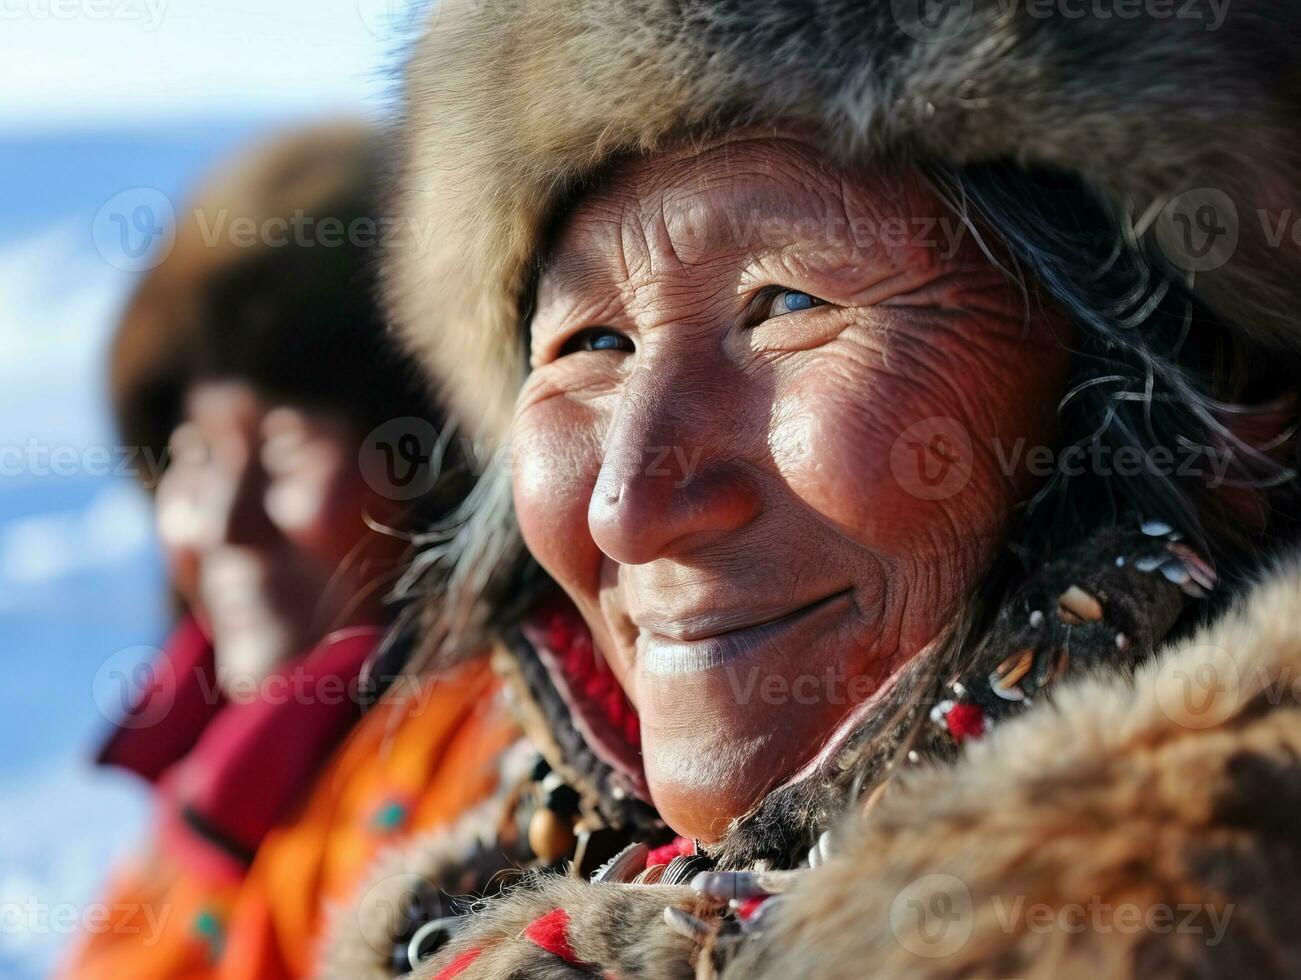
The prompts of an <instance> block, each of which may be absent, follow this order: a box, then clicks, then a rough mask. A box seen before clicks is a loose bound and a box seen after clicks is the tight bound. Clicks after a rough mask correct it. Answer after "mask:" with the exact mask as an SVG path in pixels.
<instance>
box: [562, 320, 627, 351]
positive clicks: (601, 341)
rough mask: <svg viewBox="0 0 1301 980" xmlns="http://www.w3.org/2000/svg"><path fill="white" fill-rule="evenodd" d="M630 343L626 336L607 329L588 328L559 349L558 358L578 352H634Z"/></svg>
mask: <svg viewBox="0 0 1301 980" xmlns="http://www.w3.org/2000/svg"><path fill="white" fill-rule="evenodd" d="M634 349H635V348H634V347H633V343H632V341H631V340H630V339H629V338H628V336H627V335H626V334H622V333H620V332H619V331H617V330H611V329H610V328H608V327H588V328H587V329H586V330H580V331H578V333H576V334H574V335H573V336H572V337H570V338H569V339H568V340H567V341H565V345H564V346H563V347H562V348H561V349H560V356H561V357H564V356H565V355H566V354H574V353H577V352H578V351H605V350H614V351H627V352H630V351H632V350H634Z"/></svg>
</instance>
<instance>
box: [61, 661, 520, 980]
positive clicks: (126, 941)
mask: <svg viewBox="0 0 1301 980" xmlns="http://www.w3.org/2000/svg"><path fill="white" fill-rule="evenodd" d="M518 738H519V732H518V730H517V728H516V726H515V724H514V722H513V720H512V719H511V717H510V714H509V711H508V710H507V708H506V706H505V705H504V704H503V703H502V698H501V697H500V690H499V685H498V680H497V678H496V677H495V675H494V674H493V673H492V670H491V668H490V667H489V665H488V663H487V661H486V660H475V661H471V662H469V663H466V664H463V665H461V666H459V667H457V668H455V669H453V670H451V671H449V672H447V673H445V674H443V675H440V676H439V677H438V678H435V679H426V680H424V681H422V682H420V683H418V684H417V685H416V686H415V687H414V689H411V690H407V691H406V692H405V693H403V694H389V695H386V696H385V698H384V699H383V701H382V702H381V704H379V705H377V706H376V707H374V708H372V709H371V710H370V711H369V712H368V713H367V714H366V715H364V716H363V717H362V719H361V721H360V722H359V723H358V724H357V725H356V726H355V728H354V729H353V731H352V732H351V733H350V734H349V736H348V737H347V739H346V741H345V742H344V744H343V745H342V746H341V747H340V748H339V749H338V750H337V751H336V752H335V753H334V755H333V756H332V757H331V759H330V761H329V762H328V763H327V764H326V765H325V766H324V768H323V769H322V771H321V772H320V774H319V776H318V777H317V778H316V779H315V781H314V782H313V783H312V785H311V787H310V789H309V791H308V792H307V794H306V796H305V798H304V799H303V801H302V803H301V804H300V805H298V806H297V807H296V808H295V809H294V810H293V812H292V813H291V814H290V815H289V816H288V817H286V818H285V819H283V820H281V821H279V822H278V823H277V825H276V826H275V828H274V829H273V830H272V831H271V832H270V833H269V834H268V835H267V837H266V838H265V839H264V840H263V841H262V843H261V846H260V847H259V848H258V850H257V852H256V855H255V857H254V859H253V862H252V865H251V866H250V868H249V870H248V872H247V874H246V875H245V876H244V877H243V878H242V880H233V879H229V878H224V877H222V876H205V875H204V874H203V873H202V872H201V871H198V870H196V869H193V868H186V867H181V866H180V865H179V863H178V862H177V861H176V860H175V858H172V857H169V856H168V855H167V852H165V851H164V850H163V849H161V848H159V849H156V850H155V851H153V852H151V853H147V854H145V855H143V856H141V857H139V858H137V859H136V860H135V861H133V862H132V863H131V865H130V866H129V867H128V868H126V869H125V870H124V871H123V872H122V873H121V874H120V875H119V876H118V878H117V880H116V881H115V882H114V883H113V884H112V886H111V888H110V893H109V897H108V900H107V903H106V904H107V908H108V913H109V914H108V915H107V916H105V917H102V918H101V919H97V920H94V923H93V925H92V927H91V928H90V929H88V931H87V934H86V935H85V936H83V937H82V940H81V942H80V944H79V946H78V948H77V949H76V950H75V952H74V955H73V956H72V958H71V961H70V962H69V963H68V964H67V966H66V968H65V969H64V971H63V973H62V975H63V976H64V977H65V978H68V980H117V978H123V980H200V978H202V980H210V978H223V980H226V978H229V980H289V978H295V977H303V976H306V975H308V974H309V973H310V972H311V970H312V968H313V966H314V965H315V957H316V954H317V950H318V946H319V944H320V941H321V933H322V930H323V927H324V926H325V924H326V923H325V914H326V913H327V911H328V909H329V908H330V907H331V906H332V905H336V904H339V903H340V902H341V901H342V900H343V899H344V898H346V897H347V896H348V895H349V893H350V892H351V891H352V890H353V889H354V888H355V887H356V886H357V884H358V882H359V880H360V879H361V877H362V875H363V873H364V872H365V870H366V868H367V866H368V864H369V863H370V861H371V860H372V859H373V858H374V857H375V855H376V853H377V852H378V851H379V850H380V849H381V848H383V847H384V846H385V845H387V844H390V843H393V842H395V841H396V840H400V839H401V838H402V837H404V836H405V835H407V834H409V833H412V832H418V831H423V830H428V829H433V828H436V827H439V826H443V825H446V824H449V823H451V822H452V821H454V820H455V819H456V817H457V816H459V815H460V814H461V813H463V812H464V811H465V810H467V809H469V808H470V807H471V806H473V805H474V804H475V803H476V802H479V801H480V800H482V799H483V798H485V797H486V796H487V795H489V794H490V793H492V792H493V791H494V790H495V788H496V783H497V772H498V766H497V763H498V760H499V758H500V756H501V754H502V752H504V751H505V749H506V748H507V747H508V746H509V745H511V744H512V743H513V742H514V741H516V740H517V739H518Z"/></svg>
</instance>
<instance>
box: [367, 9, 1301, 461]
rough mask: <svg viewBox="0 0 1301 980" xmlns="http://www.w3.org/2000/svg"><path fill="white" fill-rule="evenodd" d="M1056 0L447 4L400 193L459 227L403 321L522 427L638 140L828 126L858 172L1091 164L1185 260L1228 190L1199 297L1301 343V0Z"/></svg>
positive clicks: (428, 245)
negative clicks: (590, 234)
mask: <svg viewBox="0 0 1301 980" xmlns="http://www.w3.org/2000/svg"><path fill="white" fill-rule="evenodd" d="M1042 6H1043V5H1042V4H1028V3H1026V2H1015V0H965V2H961V3H955V4H949V5H947V10H946V13H945V15H944V17H945V19H944V20H943V21H941V22H940V23H939V25H937V30H935V31H933V32H927V31H926V30H925V28H924V25H922V24H921V23H920V22H919V21H918V19H917V17H916V16H915V15H914V16H911V17H910V16H908V10H909V9H914V10H915V9H916V7H917V3H916V0H893V2H891V3H888V4H887V3H885V2H878V3H864V2H862V0H750V2H745V3H740V2H733V0H444V2H442V3H441V4H440V5H439V6H438V7H437V8H436V9H435V11H434V13H433V17H432V20H431V21H430V25H429V30H428V32H427V34H426V36H425V37H424V39H423V41H422V42H421V43H420V45H419V46H418V48H417V50H416V52H415V54H414V56H413V57H412V59H411V60H410V62H409V65H408V67H407V72H406V95H407V99H406V113H407V119H406V123H405V126H404V132H405V133H406V134H407V142H406V145H405V148H404V152H403V160H402V164H401V168H402V174H401V181H400V191H399V197H398V201H397V204H398V207H399V209H400V212H401V213H402V215H403V216H404V217H406V218H407V219H409V220H410V225H411V226H413V227H418V228H423V229H427V230H429V229H436V230H437V235H436V236H434V235H428V234H426V235H422V236H420V238H421V240H420V241H419V242H417V241H415V240H407V241H405V242H401V243H399V245H398V247H397V248H396V250H395V251H394V253H393V254H392V255H391V256H390V261H389V281H388V296H389V302H390V306H391V308H392V311H393V313H394V315H395V318H396V321H397V323H398V326H399V329H400V330H401V331H402V333H403V334H404V335H405V337H406V340H407V342H408V343H409V345H411V346H412V347H413V348H414V349H415V350H416V351H417V352H419V354H420V355H422V356H423V358H424V359H425V361H426V363H427V364H428V365H429V366H430V369H431V370H432V371H433V373H434V375H435V376H436V377H439V378H440V379H441V382H442V385H443V386H444V388H445V389H446V390H447V392H448V394H449V396H450V400H451V403H452V405H453V407H454V408H455V409H456V410H458V411H459V413H460V414H461V415H462V416H463V418H464V421H465V423H466V424H467V425H468V426H469V428H470V429H471V430H472V431H473V432H474V433H475V434H477V435H479V436H483V437H486V438H487V439H489V440H490V441H492V440H501V439H502V438H504V435H505V433H506V431H507V429H508V426H509V422H510V418H511V412H512V406H513V401H514V396H515V392H516V391H517V390H518V386H519V384H520V381H521V379H522V377H523V374H524V369H525V361H524V356H523V353H522V351H521V343H520V320H521V307H520V303H521V297H522V296H523V295H524V293H525V291H526V289H527V287H528V284H529V279H530V267H531V262H532V260H533V259H534V258H535V254H536V251H537V248H538V245H539V241H540V238H541V235H542V234H543V233H544V232H545V229H546V226H547V224H548V222H549V221H550V220H551V219H552V218H553V216H554V212H555V210H556V208H557V205H558V203H559V202H560V201H562V200H563V197H564V195H565V194H566V193H567V192H569V191H570V190H571V189H572V188H573V186H574V184H575V182H576V181H577V180H579V179H580V178H581V177H582V176H583V175H585V174H588V173H590V172H592V171H593V170H594V169H595V168H597V167H599V166H600V165H601V164H603V163H605V162H607V161H608V160H610V158H611V157H612V156H614V155H616V154H618V153H621V152H626V151H632V150H644V149H648V148H651V147H654V146H656V145H659V144H662V143H663V142H664V141H665V140H666V139H669V138H672V137H673V136H675V135H679V134H681V133H683V132H693V133H701V132H709V131H711V130H712V131H717V130H720V129H724V128H728V127H731V126H734V125H736V124H738V123H745V124H757V125H786V126H790V125H794V126H799V127H802V128H805V129H807V130H809V131H810V132H811V133H812V134H813V138H815V139H816V140H817V141H819V143H820V144H821V145H822V146H823V147H825V149H826V151H827V152H828V153H829V154H831V155H832V157H833V158H835V159H838V160H841V161H844V162H862V161H864V160H866V159H868V158H870V157H874V156H879V155H882V154H895V155H898V154H907V155H912V156H915V157H919V158H925V159H930V160H937V161H942V162H948V163H953V164H958V165H962V164H969V163H976V162H983V161H990V160H1015V161H1019V162H1021V163H1023V164H1026V165H1028V166H1037V167H1045V168H1057V169H1062V170H1067V171H1071V172H1074V173H1077V174H1079V175H1080V176H1081V177H1082V178H1083V179H1084V180H1085V182H1086V183H1087V184H1088V185H1090V186H1092V187H1093V188H1095V189H1096V190H1097V191H1098V192H1099V193H1101V194H1102V195H1103V197H1104V198H1105V199H1107V200H1110V201H1112V202H1114V204H1115V206H1116V208H1117V209H1118V210H1119V212H1120V213H1121V214H1122V215H1125V216H1129V219H1130V220H1131V221H1132V222H1133V223H1134V224H1135V226H1136V230H1137V231H1138V232H1139V233H1143V232H1154V233H1155V235H1156V236H1157V237H1158V239H1159V240H1160V243H1161V244H1162V245H1165V246H1166V251H1167V254H1168V255H1169V253H1170V251H1171V243H1174V245H1175V248H1174V250H1175V251H1178V248H1177V243H1178V241H1179V239H1178V237H1177V236H1178V231H1179V227H1180V218H1182V221H1183V223H1184V224H1185V225H1186V224H1187V223H1188V222H1189V221H1190V220H1192V219H1194V218H1198V217H1199V216H1200V212H1199V210H1198V209H1199V208H1201V207H1202V206H1204V205H1205V204H1206V203H1207V199H1206V195H1205V194H1204V193H1202V189H1207V188H1209V189H1211V190H1212V191H1214V192H1215V195H1222V196H1214V195H1213V197H1212V200H1211V201H1210V203H1211V204H1212V205H1213V207H1214V208H1215V220H1216V221H1217V222H1219V223H1220V224H1222V225H1225V226H1226V227H1227V226H1230V225H1231V226H1232V227H1231V231H1233V233H1234V234H1236V240H1237V246H1236V249H1235V250H1233V252H1232V257H1231V258H1228V260H1227V261H1225V262H1224V263H1223V264H1222V265H1221V266H1220V267H1219V268H1216V269H1213V270H1212V269H1209V268H1204V269H1203V270H1202V271H1201V272H1200V274H1198V275H1197V277H1196V287H1197V289H1198V290H1199V291H1200V292H1201V293H1202V294H1203V296H1204V297H1205V299H1206V300H1207V301H1208V302H1209V303H1210V304H1211V306H1212V307H1213V308H1214V309H1215V310H1216V312H1218V313H1219V314H1220V315H1221V316H1223V317H1224V318H1225V319H1226V320H1227V321H1228V322H1230V323H1232V324H1235V325H1236V326H1237V327H1238V328H1239V329H1240V330H1242V331H1243V332H1244V333H1246V334H1248V335H1249V336H1250V337H1251V338H1253V339H1254V340H1255V341H1256V342H1261V343H1268V344H1271V345H1276V346H1280V347H1281V346H1285V345H1291V346H1294V347H1295V346H1301V333H1298V332H1297V331H1296V330H1295V329H1294V326H1293V321H1294V316H1295V310H1296V308H1297V306H1298V305H1299V304H1301V287H1298V285H1297V284H1298V283H1301V249H1298V248H1297V247H1296V245H1295V243H1294V242H1292V241H1291V239H1290V236H1288V235H1286V234H1285V235H1284V236H1283V237H1282V240H1281V241H1276V242H1274V243H1273V245H1271V242H1270V239H1271V238H1272V237H1274V236H1273V235H1272V234H1271V229H1273V228H1275V227H1277V225H1278V222H1279V219H1280V217H1281V216H1283V215H1285V214H1287V213H1290V212H1289V208H1291V207H1293V206H1294V203H1295V202H1294V201H1293V200H1292V198H1291V197H1290V196H1289V195H1291V194H1293V193H1294V191H1293V188H1295V187H1297V186H1298V184H1301V167H1299V166H1298V159H1297V153H1296V150H1295V146H1296V139H1295V136H1296V119H1297V118H1298V115H1299V112H1301V85H1298V84H1297V77H1296V71H1295V68H1294V64H1295V52H1296V51H1297V50H1298V49H1301V8H1298V7H1296V6H1295V5H1292V4H1281V3H1278V2H1277V0H1234V2H1233V3H1232V4H1231V5H1230V4H1227V3H1226V4H1223V6H1222V7H1217V6H1216V5H1212V4H1210V3H1209V2H1198V3H1195V4H1193V5H1192V7H1195V11H1194V12H1196V13H1199V14H1201V15H1202V16H1200V17H1190V16H1187V13H1188V10H1187V9H1185V10H1184V11H1182V12H1181V13H1179V15H1178V16H1170V17H1169V18H1165V19H1157V18H1155V17H1151V16H1144V17H1141V18H1139V19H1133V18H1123V17H1119V16H1112V17H1109V18H1101V17H1096V16H1087V17H1066V16H1063V15H1061V13H1060V12H1057V13H1056V14H1055V15H1052V16H1047V17H1045V16H1043V15H1042V11H1041V9H1040V8H1042ZM1183 6H1184V7H1185V8H1188V7H1189V5H1188V4H1184V5H1183ZM1036 10H1039V13H1038V14H1036ZM1217 10H1218V16H1219V18H1220V20H1221V21H1222V23H1217V22H1216V20H1215V18H1216V16H1217V13H1216V12H1217ZM896 11H898V12H900V13H901V16H898V17H896V16H895V12H896ZM1226 202H1227V203H1226ZM1167 203H1169V204H1170V205H1171V206H1170V207H1168V208H1167V207H1166V205H1167ZM1163 209H1164V210H1163ZM1158 215H1159V217H1158ZM1154 219H1155V220H1154ZM1228 241H1229V239H1224V242H1225V243H1227V242H1228ZM1217 247H1218V246H1217ZM1170 258H1171V259H1172V260H1173V261H1175V263H1176V264H1177V265H1181V267H1183V268H1189V266H1190V265H1191V266H1194V267H1195V266H1196V265H1197V264H1198V263H1196V262H1191V263H1188V264H1185V262H1183V261H1181V259H1183V260H1187V259H1189V257H1188V256H1178V255H1170ZM1210 264H1214V263H1210Z"/></svg>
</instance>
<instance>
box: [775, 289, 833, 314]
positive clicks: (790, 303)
mask: <svg viewBox="0 0 1301 980" xmlns="http://www.w3.org/2000/svg"><path fill="white" fill-rule="evenodd" d="M771 295H772V301H771V302H770V303H769V304H768V308H767V310H766V315H765V316H763V317H761V318H760V319H761V320H770V319H772V318H773V317H775V316H785V315H786V314H787V313H802V312H803V311H804V310H811V309H813V308H814V307H815V306H826V305H827V304H826V300H821V299H818V298H817V297H816V296H810V295H809V294H808V293H801V292H800V291H799V290H798V289H781V290H778V291H776V292H775V293H772V294H771Z"/></svg>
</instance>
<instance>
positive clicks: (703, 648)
mask: <svg viewBox="0 0 1301 980" xmlns="http://www.w3.org/2000/svg"><path fill="white" fill-rule="evenodd" d="M850 601H851V596H850V593H849V592H848V591H845V592H840V593H837V594H836V595H833V596H829V597H828V598H826V599H822V600H820V601H818V602H816V603H814V604H813V605H811V606H806V607H805V608H803V609H800V610H798V611H796V612H793V613H791V614H790V615H788V616H785V617H783V618H781V619H778V620H774V621H773V622H771V623H764V624H762V625H761V626H750V627H747V628H746V629H739V630H733V631H732V632H730V633H723V634H720V635H718V636H711V637H707V638H706V639H701V640H671V639H668V638H666V637H663V636H658V635H654V636H652V635H644V638H643V640H642V644H641V647H642V648H641V651H640V652H641V655H640V657H639V658H638V659H639V661H640V664H641V668H642V670H643V671H644V672H645V673H647V674H651V675H655V676H660V677H668V676H675V675H681V674H696V673H700V672H702V671H707V670H714V669H716V668H718V667H723V666H726V665H728V664H731V663H735V662H737V661H739V660H744V659H745V658H747V657H749V656H751V655H752V654H755V653H757V652H759V651H761V650H768V649H771V648H773V647H774V646H787V645H790V644H793V643H796V642H805V643H807V642H810V641H812V640H813V639H814V636H815V634H817V633H818V632H820V631H823V630H825V629H826V628H827V626H828V625H829V624H830V623H832V622H834V621H836V620H837V619H838V618H839V617H840V616H842V615H843V614H844V613H845V611H846V610H847V609H848V608H849V605H850Z"/></svg>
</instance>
